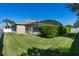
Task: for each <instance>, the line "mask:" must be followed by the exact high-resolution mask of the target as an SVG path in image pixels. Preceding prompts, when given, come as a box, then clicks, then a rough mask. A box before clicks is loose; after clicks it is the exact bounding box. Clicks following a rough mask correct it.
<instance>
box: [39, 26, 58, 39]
mask: <svg viewBox="0 0 79 59" xmlns="http://www.w3.org/2000/svg"><path fill="white" fill-rule="evenodd" d="M57 30H58V26H55V25H43V26H40V29H39V31H40V32H41V36H42V37H46V38H53V37H56V36H57Z"/></svg>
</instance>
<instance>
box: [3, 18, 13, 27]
mask: <svg viewBox="0 0 79 59" xmlns="http://www.w3.org/2000/svg"><path fill="white" fill-rule="evenodd" d="M2 22H3V23H6V26H5V28H10V27H12V26H13V25H14V24H15V22H14V21H12V20H10V19H4V20H2Z"/></svg>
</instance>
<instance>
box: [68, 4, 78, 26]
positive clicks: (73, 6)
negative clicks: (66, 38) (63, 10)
mask: <svg viewBox="0 0 79 59" xmlns="http://www.w3.org/2000/svg"><path fill="white" fill-rule="evenodd" d="M69 8H70V10H72V11H73V12H75V14H76V16H77V21H76V23H75V24H74V27H79V3H72V4H69Z"/></svg>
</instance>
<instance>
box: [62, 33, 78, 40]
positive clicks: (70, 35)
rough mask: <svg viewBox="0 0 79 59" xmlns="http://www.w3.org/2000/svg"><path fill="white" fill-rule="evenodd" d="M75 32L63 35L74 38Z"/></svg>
mask: <svg viewBox="0 0 79 59" xmlns="http://www.w3.org/2000/svg"><path fill="white" fill-rule="evenodd" d="M76 35H77V33H67V34H65V35H63V36H64V37H69V38H72V39H75V37H76Z"/></svg>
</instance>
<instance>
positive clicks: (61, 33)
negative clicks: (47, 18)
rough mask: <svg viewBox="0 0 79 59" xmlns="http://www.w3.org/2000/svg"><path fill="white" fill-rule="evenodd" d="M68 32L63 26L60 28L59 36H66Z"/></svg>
mask: <svg viewBox="0 0 79 59" xmlns="http://www.w3.org/2000/svg"><path fill="white" fill-rule="evenodd" d="M66 33H67V31H66V28H65V27H63V26H58V36H62V35H64V34H66Z"/></svg>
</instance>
